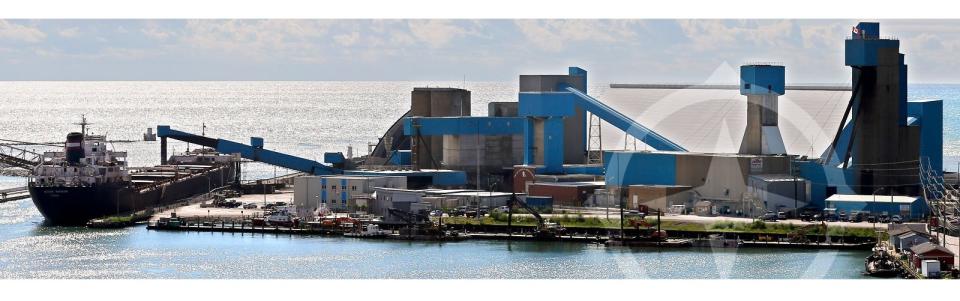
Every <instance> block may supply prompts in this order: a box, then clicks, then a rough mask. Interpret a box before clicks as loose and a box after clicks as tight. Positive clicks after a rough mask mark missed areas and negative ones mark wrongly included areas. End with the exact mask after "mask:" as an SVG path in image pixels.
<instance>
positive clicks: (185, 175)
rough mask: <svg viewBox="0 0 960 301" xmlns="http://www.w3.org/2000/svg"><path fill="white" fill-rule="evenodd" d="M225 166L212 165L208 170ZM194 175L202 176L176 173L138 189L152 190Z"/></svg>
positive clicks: (196, 175) (198, 174) (197, 175)
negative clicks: (173, 175)
mask: <svg viewBox="0 0 960 301" xmlns="http://www.w3.org/2000/svg"><path fill="white" fill-rule="evenodd" d="M226 167H227V166H225V165H222V166H217V167H214V168H211V169H209V170H208V171H214V170H220V169H224V168H226ZM195 177H202V175H201V174H200V173H183V174H181V175H178V176H175V177H173V178H169V179H166V180H162V181H157V182H153V183H152V184H148V186H146V187H143V188H140V191H141V192H143V191H149V190H152V189H156V188H157V187H159V186H162V185H164V184H167V183H172V182H178V181H182V180H187V179H191V178H195Z"/></svg>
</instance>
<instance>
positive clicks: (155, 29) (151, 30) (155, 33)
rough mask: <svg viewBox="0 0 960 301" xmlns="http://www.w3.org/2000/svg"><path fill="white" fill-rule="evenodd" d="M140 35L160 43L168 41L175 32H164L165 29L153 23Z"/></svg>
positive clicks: (144, 28) (142, 29) (141, 30)
mask: <svg viewBox="0 0 960 301" xmlns="http://www.w3.org/2000/svg"><path fill="white" fill-rule="evenodd" d="M121 28H122V27H121ZM124 30H125V29H124ZM140 33H142V34H143V35H145V36H147V37H148V38H151V39H154V40H160V41H163V40H166V39H168V38H170V37H172V36H174V35H175V33H174V32H172V31H168V30H164V29H163V28H160V26H157V25H155V24H152V23H151V24H149V25H147V26H146V27H143V28H141V29H140Z"/></svg>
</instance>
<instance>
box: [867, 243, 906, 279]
mask: <svg viewBox="0 0 960 301" xmlns="http://www.w3.org/2000/svg"><path fill="white" fill-rule="evenodd" d="M863 261H864V262H863V265H864V269H865V270H866V272H865V274H867V275H870V276H873V277H880V278H892V277H896V276H897V275H899V274H900V271H899V270H898V269H897V264H896V262H895V261H894V258H893V257H891V256H890V255H889V254H888V253H887V252H886V251H885V250H883V248H881V247H876V248H873V254H870V256H867V258H866V259H864V260H863Z"/></svg>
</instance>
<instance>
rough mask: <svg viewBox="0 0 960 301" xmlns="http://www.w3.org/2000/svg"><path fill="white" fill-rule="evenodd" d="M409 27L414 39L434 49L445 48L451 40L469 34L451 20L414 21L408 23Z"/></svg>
mask: <svg viewBox="0 0 960 301" xmlns="http://www.w3.org/2000/svg"><path fill="white" fill-rule="evenodd" d="M407 26H409V28H410V33H411V34H413V36H414V37H416V38H417V39H418V40H420V41H422V42H424V43H427V45H429V46H430V47H432V48H438V47H441V46H444V45H446V44H447V43H448V42H450V40H453V39H454V38H457V37H461V36H464V35H466V34H467V33H468V32H467V30H466V29H463V28H461V27H459V26H457V25H455V24H453V22H451V21H450V20H412V21H409V22H407Z"/></svg>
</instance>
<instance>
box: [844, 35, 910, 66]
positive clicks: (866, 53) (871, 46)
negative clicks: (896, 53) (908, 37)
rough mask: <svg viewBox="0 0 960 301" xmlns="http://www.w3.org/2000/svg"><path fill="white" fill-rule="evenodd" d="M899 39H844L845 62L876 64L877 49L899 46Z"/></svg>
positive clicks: (865, 64) (858, 64) (854, 64)
mask: <svg viewBox="0 0 960 301" xmlns="http://www.w3.org/2000/svg"><path fill="white" fill-rule="evenodd" d="M899 47H900V41H897V40H862V39H852V40H846V41H844V64H846V65H847V66H861V67H863V66H876V65H877V49H880V48H899Z"/></svg>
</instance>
